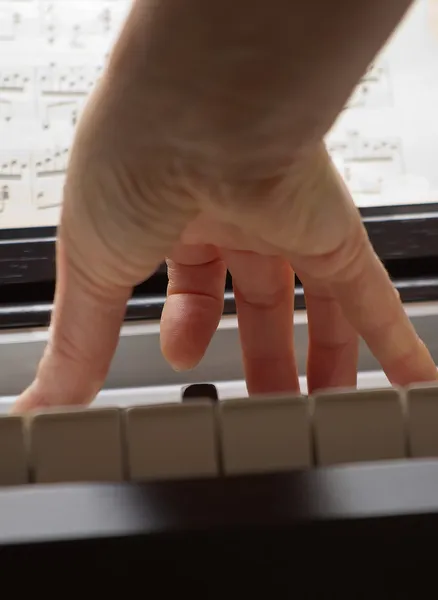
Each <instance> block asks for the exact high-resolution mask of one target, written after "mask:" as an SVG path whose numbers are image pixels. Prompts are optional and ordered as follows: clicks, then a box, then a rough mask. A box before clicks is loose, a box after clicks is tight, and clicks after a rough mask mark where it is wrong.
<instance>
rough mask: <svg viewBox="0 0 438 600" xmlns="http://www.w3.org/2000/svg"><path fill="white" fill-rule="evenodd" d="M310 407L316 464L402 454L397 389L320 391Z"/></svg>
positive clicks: (403, 444) (402, 428) (401, 417)
mask: <svg viewBox="0 0 438 600" xmlns="http://www.w3.org/2000/svg"><path fill="white" fill-rule="evenodd" d="M313 407H314V412H313V430H314V436H315V449H316V460H317V463H318V464H319V465H323V466H326V465H332V464H338V463H354V462H368V461H378V460H392V459H401V458H404V457H405V455H406V432H405V420H404V414H403V407H402V398H401V396H400V394H399V392H398V391H397V390H395V389H382V390H366V391H348V390H345V391H336V392H335V391H333V392H326V393H321V394H317V395H315V397H314V398H313Z"/></svg>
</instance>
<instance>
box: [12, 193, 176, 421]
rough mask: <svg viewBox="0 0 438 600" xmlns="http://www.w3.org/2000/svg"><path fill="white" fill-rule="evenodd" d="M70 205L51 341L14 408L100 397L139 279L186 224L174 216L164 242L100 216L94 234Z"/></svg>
mask: <svg viewBox="0 0 438 600" xmlns="http://www.w3.org/2000/svg"><path fill="white" fill-rule="evenodd" d="M67 206H68V207H69V208H70V209H71V210H74V208H75V207H74V206H73V208H72V207H70V206H69V204H68V203H67V204H65V205H64V208H63V218H62V220H61V228H60V240H59V243H58V245H57V284H56V294H55V303H54V311H53V315H52V322H51V327H50V339H49V342H48V345H47V347H46V349H45V352H44V356H43V358H42V360H41V363H40V365H39V367H38V370H37V374H36V377H35V380H34V382H33V383H32V384H31V385H30V387H29V388H28V389H27V390H25V392H24V393H23V394H22V395H21V397H20V398H19V399H18V401H17V403H16V404H15V406H14V409H13V412H16V413H22V412H27V411H30V410H35V409H40V408H41V407H47V406H59V405H85V404H89V403H90V402H91V401H92V400H93V399H94V398H95V396H96V394H97V393H98V391H99V390H100V389H101V387H102V385H103V384H104V381H105V379H106V376H107V373H108V370H109V367H110V364H111V360H112V358H113V356H114V353H115V350H116V347H117V343H118V338H119V334H120V329H121V326H122V323H123V320H124V316H125V311H126V304H127V301H128V300H129V298H130V295H131V293H132V288H133V286H134V284H135V283H137V282H139V281H141V280H142V279H144V278H147V277H149V276H150V275H151V274H152V273H153V272H154V271H155V269H156V267H157V266H158V264H159V263H160V262H162V260H164V256H165V253H166V252H168V250H169V248H171V247H172V246H173V245H174V244H175V239H178V237H179V235H180V233H181V231H182V229H183V228H184V226H185V223H184V222H183V220H181V222H178V221H176V222H175V223H173V225H171V224H170V220H169V221H168V231H166V232H163V233H162V235H161V241H159V240H157V236H155V237H153V236H152V232H151V231H150V230H148V228H147V227H143V226H142V222H141V221H140V222H139V223H138V227H137V228H133V227H132V226H131V228H130V229H129V227H128V221H126V222H123V221H122V222H121V219H118V220H116V219H111V220H109V221H107V222H105V221H104V218H103V215H101V217H102V218H101V219H100V221H99V225H100V228H101V231H100V233H99V234H97V233H96V231H95V230H94V229H93V221H92V220H91V219H89V218H87V217H86V215H82V218H80V216H79V213H78V211H77V214H76V216H77V218H78V221H77V222H76V223H75V225H74V226H73V223H74V221H75V219H74V218H72V213H71V212H70V211H69V212H68V213H67V210H66V207H67ZM67 232H68V233H67ZM165 234H167V235H165ZM101 236H102V237H101ZM103 238H105V240H106V241H103ZM127 238H128V240H129V244H127V243H126V239H127ZM77 240H79V244H78V243H76V242H77ZM108 240H112V246H111V243H109V242H108ZM140 273H141V275H140ZM131 281H132V284H131V283H130V282H131Z"/></svg>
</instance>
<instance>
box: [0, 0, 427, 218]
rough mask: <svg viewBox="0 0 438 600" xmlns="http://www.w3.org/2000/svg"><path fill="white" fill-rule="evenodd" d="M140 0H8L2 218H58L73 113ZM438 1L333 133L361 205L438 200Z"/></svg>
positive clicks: (398, 40) (1, 117)
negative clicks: (130, 8) (125, 21)
mask: <svg viewBox="0 0 438 600" xmlns="http://www.w3.org/2000/svg"><path fill="white" fill-rule="evenodd" d="M130 4H131V0H81V1H79V0H54V1H51V2H50V1H47V0H0V228H3V229H5V228H14V227H34V226H53V225H56V224H57V223H58V219H59V211H60V203H61V200H62V188H63V183H64V177H65V171H66V166H67V162H68V156H69V148H70V145H71V142H72V139H73V136H74V130H75V124H76V122H77V120H78V118H79V116H80V114H81V111H82V109H83V106H84V104H85V102H86V100H87V97H88V95H89V94H90V92H91V90H92V89H93V87H94V85H95V83H96V80H97V79H98V77H99V75H100V73H101V71H102V68H103V66H104V64H105V61H106V57H107V54H108V52H109V50H110V49H111V46H112V44H113V43H114V40H115V39H116V37H117V34H118V32H119V30H120V27H121V26H122V24H123V21H124V19H125V17H126V14H127V12H128V10H129V7H130ZM436 107H438V0H417V1H416V3H415V6H414V8H413V9H412V10H411V12H410V13H409V15H408V17H407V19H406V20H405V21H404V23H403V24H402V26H401V27H400V28H399V30H398V32H397V34H396V35H395V36H394V37H393V39H392V40H391V41H390V43H389V44H388V46H387V48H385V50H384V51H383V52H382V54H381V56H380V57H379V58H378V60H377V61H376V63H375V65H373V67H372V68H371V69H370V71H369V72H368V73H367V75H366V76H365V77H364V78H363V80H362V82H361V84H360V85H359V87H358V89H357V90H356V92H355V93H354V94H353V97H352V98H351V100H350V102H349V105H348V108H346V110H345V111H344V112H343V114H342V115H341V117H340V119H339V120H338V122H337V123H336V125H335V127H334V128H333V130H332V131H331V132H330V134H329V135H328V137H327V143H328V146H329V149H330V152H331V154H332V156H333V158H334V160H335V163H336V165H337V166H338V168H339V170H340V171H341V173H342V174H343V176H344V177H345V179H346V181H347V185H348V186H349V188H350V189H351V191H352V193H353V196H354V198H355V201H356V202H357V204H358V205H360V206H370V205H381V204H405V203H418V202H433V201H438V168H436V166H437V165H436V164H435V163H437V162H438V158H437V156H438V152H437V150H438V118H437V116H436V112H437V108H436Z"/></svg>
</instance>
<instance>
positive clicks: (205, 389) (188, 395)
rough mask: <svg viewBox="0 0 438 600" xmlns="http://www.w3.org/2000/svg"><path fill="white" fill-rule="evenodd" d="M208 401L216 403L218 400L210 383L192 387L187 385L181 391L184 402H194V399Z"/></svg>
mask: <svg viewBox="0 0 438 600" xmlns="http://www.w3.org/2000/svg"><path fill="white" fill-rule="evenodd" d="M200 398H204V399H206V398H207V399H208V400H212V401H213V402H217V401H218V400H219V395H218V392H217V389H216V386H214V385H213V384H212V383H194V384H192V385H187V386H186V387H184V388H183V389H182V399H183V401H184V400H196V399H200Z"/></svg>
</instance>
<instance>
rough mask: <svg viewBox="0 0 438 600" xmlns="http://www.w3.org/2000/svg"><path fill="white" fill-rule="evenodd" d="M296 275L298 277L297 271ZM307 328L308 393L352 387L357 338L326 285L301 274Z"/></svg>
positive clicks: (356, 356)
mask: <svg viewBox="0 0 438 600" xmlns="http://www.w3.org/2000/svg"><path fill="white" fill-rule="evenodd" d="M298 276H300V275H299V274H298ZM300 279H301V283H302V284H303V286H304V293H305V298H306V310H307V319H308V329H309V349H308V355H307V386H308V392H309V394H312V393H313V392H315V391H316V390H321V389H327V388H334V387H356V385H357V361H358V353H359V338H358V335H357V333H356V332H355V330H354V329H353V327H352V326H351V325H350V323H349V322H348V320H347V319H346V318H345V315H344V314H343V312H342V309H341V307H340V305H339V303H338V302H337V300H336V299H335V298H334V296H333V293H332V291H331V289H330V287H329V286H327V285H321V284H319V283H318V282H317V281H314V280H311V279H308V280H306V278H304V277H301V278H300Z"/></svg>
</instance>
